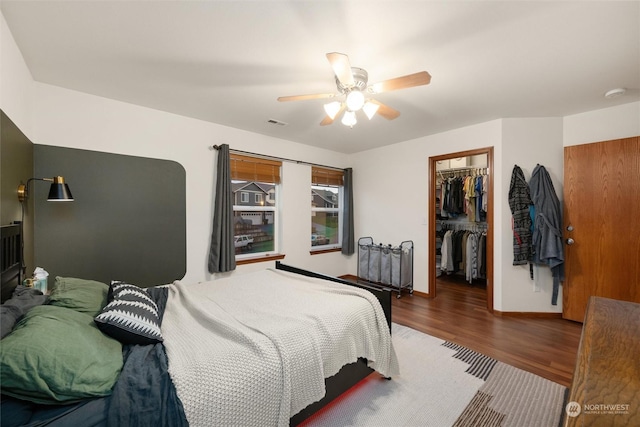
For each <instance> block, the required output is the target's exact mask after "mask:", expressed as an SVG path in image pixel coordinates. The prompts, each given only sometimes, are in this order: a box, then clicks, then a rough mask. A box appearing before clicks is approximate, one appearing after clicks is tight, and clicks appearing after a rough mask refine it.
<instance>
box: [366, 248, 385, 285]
mask: <svg viewBox="0 0 640 427" xmlns="http://www.w3.org/2000/svg"><path fill="white" fill-rule="evenodd" d="M381 249H382V246H381V245H380V246H375V245H371V246H370V247H369V279H367V280H369V281H370V282H379V281H380V255H381V253H382V250H381Z"/></svg>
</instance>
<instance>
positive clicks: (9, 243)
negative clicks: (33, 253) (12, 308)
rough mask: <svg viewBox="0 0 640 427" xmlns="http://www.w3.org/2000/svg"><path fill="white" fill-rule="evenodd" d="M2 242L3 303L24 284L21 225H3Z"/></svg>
mask: <svg viewBox="0 0 640 427" xmlns="http://www.w3.org/2000/svg"><path fill="white" fill-rule="evenodd" d="M0 229H1V230H2V232H1V234H2V241H1V242H0V253H1V254H2V255H1V256H0V261H1V262H0V264H1V265H0V272H1V276H2V286H1V288H0V291H1V293H0V298H1V299H2V301H1V302H2V303H4V302H5V301H6V300H8V299H9V298H11V295H13V290H14V289H15V288H16V286H18V285H19V284H21V283H22V250H21V246H22V227H21V224H11V225H3V226H2V227H0Z"/></svg>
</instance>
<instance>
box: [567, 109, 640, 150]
mask: <svg viewBox="0 0 640 427" xmlns="http://www.w3.org/2000/svg"><path fill="white" fill-rule="evenodd" d="M563 123H564V126H563V128H564V136H563V145H564V146H565V147H567V146H570V145H579V144H589V143H592V142H599V141H608V140H612V139H620V138H629V137H632V136H638V135H640V102H631V103H628V104H623V105H619V106H616V107H611V108H605V109H602V110H595V111H589V112H587V113H582V114H574V115H572V116H567V117H565V118H564V119H563Z"/></svg>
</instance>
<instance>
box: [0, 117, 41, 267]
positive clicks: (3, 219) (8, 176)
mask: <svg viewBox="0 0 640 427" xmlns="http://www.w3.org/2000/svg"><path fill="white" fill-rule="evenodd" d="M31 177H33V144H32V143H31V141H30V140H29V138H27V136H26V135H25V134H24V133H22V132H21V131H20V129H19V128H18V127H17V126H16V125H15V123H13V121H12V120H11V119H10V118H9V117H8V116H7V115H6V114H5V113H4V111H1V110H0V198H1V200H0V224H1V225H8V224H12V223H13V222H15V221H21V220H22V207H21V205H20V202H19V201H18V185H20V184H26V183H27V180H28V179H29V178H31ZM31 212H33V203H32V202H31V200H29V201H28V202H27V204H26V205H25V212H24V261H25V263H26V264H27V265H33V220H32V215H31Z"/></svg>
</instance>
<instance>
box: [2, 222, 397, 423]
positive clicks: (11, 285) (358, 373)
mask: <svg viewBox="0 0 640 427" xmlns="http://www.w3.org/2000/svg"><path fill="white" fill-rule="evenodd" d="M20 232H21V227H20V224H15V225H8V226H2V256H1V257H0V258H2V301H3V302H4V301H5V299H8V298H10V297H11V295H12V293H13V290H14V289H15V287H16V286H17V285H18V284H20V283H21V282H22V260H21V259H20V257H21V253H22V252H21V250H20V246H21V234H20ZM276 269H277V270H283V271H288V272H292V273H296V274H301V275H304V276H307V277H315V278H319V279H324V280H329V281H332V282H337V283H342V284H345V285H348V286H356V287H359V288H362V289H366V290H368V291H370V292H371V293H372V294H374V295H375V296H376V297H377V298H378V300H379V301H380V305H381V306H382V309H383V311H384V314H385V317H386V320H387V324H388V325H389V330H391V298H392V290H391V289H389V288H377V287H375V288H374V287H370V286H367V285H365V284H360V283H354V282H349V281H347V280H343V279H340V278H337V277H332V276H326V275H323V274H320V273H315V272H311V271H307V270H303V269H300V268H296V267H291V266H289V265H285V264H282V263H280V262H279V261H276ZM372 372H374V371H373V369H371V368H369V367H368V366H367V361H366V360H365V359H358V361H357V362H355V363H351V364H348V365H345V366H343V367H342V369H341V370H340V371H339V372H338V373H337V374H336V375H334V376H332V377H330V378H327V379H325V387H326V394H325V396H324V397H323V398H322V399H321V400H319V401H318V402H315V403H312V404H311V405H309V406H307V407H306V408H304V409H303V410H302V411H300V412H298V413H297V414H296V415H294V416H293V417H291V419H290V420H289V424H290V425H291V426H297V425H299V424H301V423H302V422H304V421H305V420H306V419H308V418H309V417H311V416H312V415H313V414H315V413H317V412H318V411H319V410H321V409H322V408H323V407H325V406H326V405H328V404H329V403H330V402H331V401H333V400H334V399H335V398H337V397H338V396H340V395H342V394H343V393H345V392H346V391H348V390H349V389H350V388H352V387H353V386H355V385H356V384H358V383H359V382H360V381H362V380H363V379H365V378H366V377H368V376H369V375H370V374H371V373H372Z"/></svg>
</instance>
